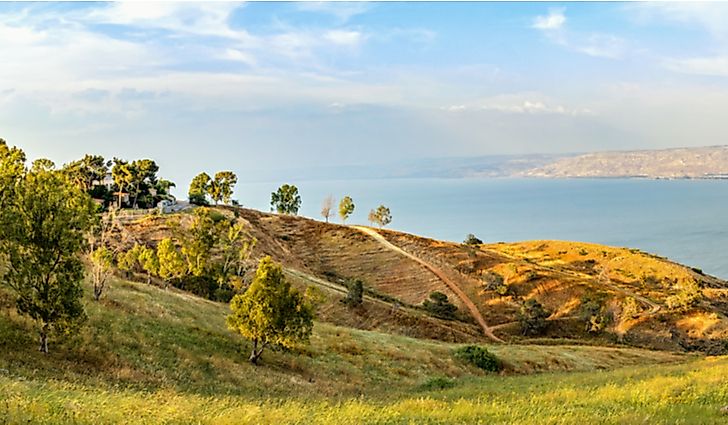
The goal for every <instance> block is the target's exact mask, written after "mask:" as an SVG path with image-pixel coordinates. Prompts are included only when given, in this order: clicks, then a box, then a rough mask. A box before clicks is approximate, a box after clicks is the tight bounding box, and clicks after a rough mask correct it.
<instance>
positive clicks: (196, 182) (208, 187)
mask: <svg viewBox="0 0 728 425" xmlns="http://www.w3.org/2000/svg"><path fill="white" fill-rule="evenodd" d="M237 182H238V176H237V175H235V173H233V172H232V171H218V172H217V173H215V176H214V177H210V176H209V175H208V174H207V173H200V174H198V175H196V176H195V177H194V178H193V179H192V182H191V183H190V188H189V191H188V198H189V201H190V203H191V204H195V205H209V204H210V203H209V201H208V197H209V199H211V200H212V202H214V203H215V205H217V204H219V203H220V202H222V203H224V204H230V203H231V202H232V203H235V202H234V201H233V199H232V196H233V189H234V188H235V185H236V184H237Z"/></svg>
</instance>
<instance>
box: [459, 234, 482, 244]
mask: <svg viewBox="0 0 728 425" xmlns="http://www.w3.org/2000/svg"><path fill="white" fill-rule="evenodd" d="M463 243H464V244H465V245H481V244H482V243H483V241H481V240H480V239H478V238H477V237H476V236H475V235H474V234H472V233H470V234H468V236H466V237H465V240H464V241H463Z"/></svg>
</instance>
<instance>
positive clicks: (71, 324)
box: [0, 147, 96, 353]
mask: <svg viewBox="0 0 728 425" xmlns="http://www.w3.org/2000/svg"><path fill="white" fill-rule="evenodd" d="M21 158H24V155H22V153H20V151H19V150H13V149H3V148H1V147H0V170H2V174H0V179H2V184H3V187H2V188H0V193H2V195H3V196H2V202H3V204H4V205H3V208H2V210H1V211H0V244H2V246H1V247H0V248H1V249H0V251H1V252H2V254H3V256H4V257H5V262H6V264H7V265H8V267H7V270H6V272H5V275H4V276H3V281H4V282H5V284H7V285H8V286H9V287H10V288H12V289H13V291H14V292H15V295H16V305H17V309H18V311H19V312H20V313H22V314H26V315H28V316H30V317H31V318H32V319H33V320H35V321H36V323H37V324H38V328H39V337H40V338H39V339H40V350H41V351H42V352H44V353H47V352H48V338H49V336H51V335H53V334H55V335H63V334H68V333H71V332H73V331H74V330H76V329H77V328H78V327H79V326H80V325H81V324H82V323H83V322H84V320H85V318H86V314H85V312H84V309H83V305H82V304H81V298H82V296H83V288H82V286H81V283H82V280H83V277H84V267H83V262H82V261H81V259H80V254H81V251H82V249H83V248H84V246H85V243H86V239H85V233H86V231H87V230H88V229H89V228H90V227H91V226H92V224H93V222H94V221H95V219H96V214H95V210H96V206H95V204H94V203H93V201H92V200H91V198H90V197H89V196H88V194H86V193H85V192H83V191H82V190H80V189H79V188H78V187H76V186H75V185H73V184H71V183H69V181H68V180H67V178H66V176H65V175H64V174H63V173H61V172H59V171H53V170H48V169H45V168H44V167H38V168H36V169H34V170H31V171H28V172H25V171H23V172H22V173H21V174H20V176H15V180H14V179H13V178H7V177H8V174H6V172H7V171H8V170H10V169H13V168H14V167H15V166H17V165H18V164H21V163H22V161H19V160H20V159H21ZM15 171H18V170H17V169H15ZM7 183H10V185H9V186H6V184H7Z"/></svg>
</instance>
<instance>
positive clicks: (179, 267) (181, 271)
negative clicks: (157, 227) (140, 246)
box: [157, 238, 187, 288]
mask: <svg viewBox="0 0 728 425" xmlns="http://www.w3.org/2000/svg"><path fill="white" fill-rule="evenodd" d="M157 258H158V260H159V277H160V278H161V279H162V280H164V281H165V283H166V282H169V281H172V280H177V279H181V278H182V277H183V276H184V275H185V274H186V273H187V263H186V262H185V259H184V258H183V257H182V254H180V252H179V250H177V247H176V246H175V245H174V241H172V238H164V239H162V240H161V241H160V242H159V245H157ZM166 287H167V285H166V284H165V288H166Z"/></svg>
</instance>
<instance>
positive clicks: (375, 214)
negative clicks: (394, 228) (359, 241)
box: [367, 205, 392, 229]
mask: <svg viewBox="0 0 728 425" xmlns="http://www.w3.org/2000/svg"><path fill="white" fill-rule="evenodd" d="M367 219H368V220H369V223H371V224H376V225H377V226H379V228H380V229H381V228H382V227H384V226H386V225H388V224H389V223H391V222H392V213H391V212H390V211H389V208H387V207H385V206H384V205H380V206H378V207H377V208H376V209H373V210H370V211H369V215H368V216H367Z"/></svg>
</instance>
